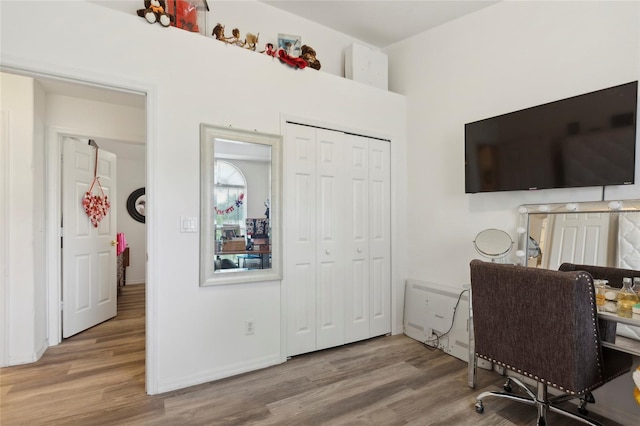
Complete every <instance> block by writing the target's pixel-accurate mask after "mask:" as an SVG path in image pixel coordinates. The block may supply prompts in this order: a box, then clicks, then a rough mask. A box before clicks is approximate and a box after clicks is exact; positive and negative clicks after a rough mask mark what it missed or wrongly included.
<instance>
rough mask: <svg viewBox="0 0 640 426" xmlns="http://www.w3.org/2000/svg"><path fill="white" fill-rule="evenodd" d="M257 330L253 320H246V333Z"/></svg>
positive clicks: (252, 332)
mask: <svg viewBox="0 0 640 426" xmlns="http://www.w3.org/2000/svg"><path fill="white" fill-rule="evenodd" d="M255 331H256V328H255V324H254V322H253V320H246V321H245V322H244V334H254V333H255Z"/></svg>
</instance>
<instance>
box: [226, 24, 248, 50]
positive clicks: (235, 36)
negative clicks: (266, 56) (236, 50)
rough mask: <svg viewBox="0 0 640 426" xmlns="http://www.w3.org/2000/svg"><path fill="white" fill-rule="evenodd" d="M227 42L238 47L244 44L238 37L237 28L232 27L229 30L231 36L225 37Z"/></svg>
mask: <svg viewBox="0 0 640 426" xmlns="http://www.w3.org/2000/svg"><path fill="white" fill-rule="evenodd" d="M227 43H229V44H233V45H234V46H238V47H243V46H244V41H242V40H241V39H240V30H239V29H237V28H234V29H233V31H231V37H229V38H228V39H227Z"/></svg>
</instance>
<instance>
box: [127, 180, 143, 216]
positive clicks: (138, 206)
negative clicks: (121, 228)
mask: <svg viewBox="0 0 640 426" xmlns="http://www.w3.org/2000/svg"><path fill="white" fill-rule="evenodd" d="M146 203H147V198H146V196H145V194H144V188H138V189H136V190H135V191H133V192H132V193H131V195H129V198H127V211H128V212H129V214H130V215H131V217H132V218H134V219H135V220H137V221H138V222H142V223H144V216H145V214H144V209H145V207H146Z"/></svg>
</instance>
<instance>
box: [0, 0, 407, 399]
mask: <svg viewBox="0 0 640 426" xmlns="http://www.w3.org/2000/svg"><path fill="white" fill-rule="evenodd" d="M0 7H1V10H0V11H1V19H2V21H1V26H0V28H1V31H2V33H1V36H2V43H3V44H2V50H1V51H0V55H1V56H0V59H1V60H2V64H3V65H4V66H11V67H13V68H19V69H34V70H38V71H42V72H48V73H52V74H55V75H62V76H65V77H70V78H80V79H86V80H89V81H95V82H99V83H104V84H109V85H115V86H121V87H126V88H131V89H142V90H144V91H147V92H148V114H147V136H148V137H147V160H148V161H147V179H146V181H147V201H148V207H149V209H148V210H147V233H148V240H147V241H148V243H149V245H148V253H149V259H148V275H147V279H148V286H147V294H148V298H147V304H148V305H147V336H148V337H147V338H148V342H147V381H146V383H147V389H148V391H149V392H150V393H156V392H162V391H167V390H170V389H175V388H179V387H183V386H188V385H192V384H195V383H200V382H205V381H209V380H213V379H216V378H221V377H225V376H229V375H232V374H236V373H240V372H244V371H247V370H251V369H255V368H260V367H264V366H267V365H271V364H274V363H278V362H282V361H284V360H285V358H284V353H283V351H282V348H283V340H282V339H283V337H282V334H281V330H282V327H283V324H282V321H281V314H282V311H281V306H280V298H281V291H282V289H281V286H280V282H264V283H255V284H242V285H226V286H214V287H206V288H202V287H199V286H198V272H199V268H198V259H199V254H198V253H199V244H198V234H188V233H185V234H182V233H180V232H179V224H180V217H181V216H198V215H199V140H200V139H199V125H200V123H209V124H214V125H219V126H232V127H235V128H239V129H255V130H257V131H260V132H265V133H281V123H282V117H283V116H289V117H293V116H295V117H301V118H302V119H308V120H310V121H313V122H315V123H324V124H325V125H331V126H333V127H336V128H338V129H340V130H350V131H354V132H358V133H363V134H367V135H372V136H378V137H385V138H388V139H391V141H392V175H393V179H392V182H393V183H392V185H393V187H392V192H393V194H394V195H393V197H394V198H393V200H392V204H393V205H394V206H395V207H396V209H397V211H396V212H394V213H393V216H392V220H393V222H392V232H393V235H394V236H395V237H397V238H396V240H394V242H393V252H392V258H393V259H394V263H393V265H392V273H393V286H394V294H393V296H392V300H393V302H394V306H393V307H392V313H393V322H392V325H393V327H394V330H395V331H396V332H397V331H399V330H400V329H401V324H402V321H401V319H402V294H403V289H404V281H403V279H404V277H405V275H406V274H405V272H404V271H403V270H402V265H403V264H402V259H404V258H405V252H404V239H405V238H406V230H405V228H404V217H403V216H402V212H404V211H405V210H406V200H405V198H404V194H405V190H404V188H405V184H406V177H405V174H404V171H405V170H406V165H405V150H406V148H405V144H406V140H405V136H406V135H405V124H406V123H405V115H406V107H405V99H404V97H403V96H399V95H395V94H392V93H388V92H384V91H380V90H378V89H374V88H370V87H367V86H364V85H362V84H358V83H354V82H352V81H349V80H345V79H343V78H339V77H336V76H334V75H330V74H328V73H322V72H319V73H318V72H315V71H314V70H303V71H296V70H293V69H290V68H287V67H286V66H284V65H282V64H280V63H278V62H274V61H272V60H271V59H270V58H268V57H266V56H264V55H259V54H256V53H254V52H250V51H247V50H243V49H235V48H231V47H229V46H225V45H224V44H222V43H219V42H215V40H210V39H208V38H205V37H202V36H199V35H195V34H191V33H188V32H186V31H183V30H179V29H175V28H163V27H161V26H160V25H149V24H147V23H146V22H145V21H144V20H142V19H141V18H139V17H138V16H135V15H129V14H124V13H121V12H117V11H113V10H109V9H107V8H103V7H99V6H96V5H93V4H90V3H86V2H62V1H61V2H38V3H33V2H7V1H3V2H0ZM116 28H117V30H114V29H116ZM150 46H151V47H152V48H150ZM162 52H167V54H166V55H164V54H162ZM168 52H171V55H169V54H168ZM230 79H231V80H230ZM301 93H304V96H302V95H301ZM285 167H286V165H285ZM30 211H33V209H31V210H30ZM247 318H252V319H253V320H254V321H255V327H256V333H255V334H254V335H252V336H246V335H245V334H244V322H245V320H246V319H247ZM27 332H28V330H27Z"/></svg>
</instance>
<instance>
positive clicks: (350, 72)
mask: <svg viewBox="0 0 640 426" xmlns="http://www.w3.org/2000/svg"><path fill="white" fill-rule="evenodd" d="M388 65H389V64H388V58H387V55H386V54H385V53H383V52H380V51H378V50H375V49H371V48H369V47H367V46H362V45H359V44H355V43H353V44H352V45H351V46H349V47H347V48H346V49H345V53H344V76H345V77H346V78H349V79H351V80H353V81H359V82H361V83H365V84H368V85H370V86H374V87H377V88H379V89H384V90H388V88H389V71H388Z"/></svg>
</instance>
